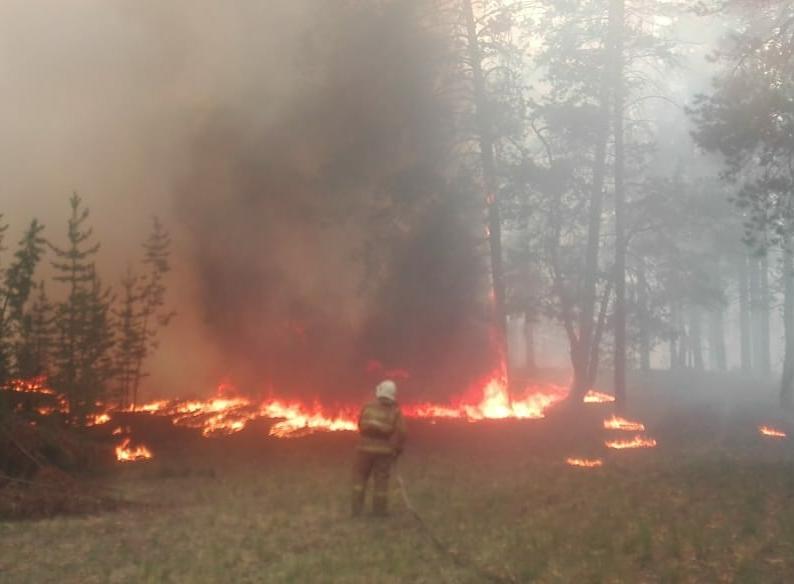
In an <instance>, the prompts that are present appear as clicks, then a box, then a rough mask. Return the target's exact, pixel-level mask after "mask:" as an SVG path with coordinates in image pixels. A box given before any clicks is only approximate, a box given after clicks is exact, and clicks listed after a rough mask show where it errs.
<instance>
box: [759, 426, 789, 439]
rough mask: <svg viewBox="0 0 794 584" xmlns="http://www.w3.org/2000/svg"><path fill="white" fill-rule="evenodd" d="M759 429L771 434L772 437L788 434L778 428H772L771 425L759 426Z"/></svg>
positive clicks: (766, 434)
mask: <svg viewBox="0 0 794 584" xmlns="http://www.w3.org/2000/svg"><path fill="white" fill-rule="evenodd" d="M758 431H759V432H760V433H761V434H762V435H764V436H769V437H771V438H786V437H787V436H788V434H786V433H785V432H784V431H783V430H778V429H777V428H772V427H771V426H759V427H758Z"/></svg>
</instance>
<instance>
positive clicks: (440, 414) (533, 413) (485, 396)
mask: <svg viewBox="0 0 794 584" xmlns="http://www.w3.org/2000/svg"><path fill="white" fill-rule="evenodd" d="M567 394H568V390H567V389H565V388H563V387H560V386H556V385H546V386H540V387H537V386H536V387H530V388H526V389H525V390H524V391H523V392H521V394H519V395H515V396H513V397H512V399H511V396H510V394H509V392H508V390H507V382H506V381H505V378H504V377H503V376H501V375H494V376H493V377H491V378H490V379H489V380H487V381H486V383H485V384H484V386H483V387H482V389H480V390H479V392H476V391H475V392H473V393H472V394H471V397H470V398H469V399H464V400H461V401H460V402H459V403H458V404H455V405H439V404H419V405H415V406H409V407H407V408H405V413H406V415H407V416H409V417H413V418H464V419H468V420H470V421H479V420H500V419H505V418H516V419H539V418H542V417H544V414H545V411H546V409H547V408H548V407H549V406H551V405H552V404H555V403H557V402H558V401H561V400H563V399H565V397H566V395H567Z"/></svg>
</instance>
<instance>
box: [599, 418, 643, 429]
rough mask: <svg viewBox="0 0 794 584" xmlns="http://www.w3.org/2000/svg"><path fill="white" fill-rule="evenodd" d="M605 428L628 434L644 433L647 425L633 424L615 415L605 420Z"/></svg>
mask: <svg viewBox="0 0 794 584" xmlns="http://www.w3.org/2000/svg"><path fill="white" fill-rule="evenodd" d="M604 428H605V429H607V430H623V431H626V432H644V431H645V425H644V424H642V423H640V422H632V421H630V420H627V419H625V418H620V417H618V416H615V415H613V416H612V417H611V418H608V419H606V420H604Z"/></svg>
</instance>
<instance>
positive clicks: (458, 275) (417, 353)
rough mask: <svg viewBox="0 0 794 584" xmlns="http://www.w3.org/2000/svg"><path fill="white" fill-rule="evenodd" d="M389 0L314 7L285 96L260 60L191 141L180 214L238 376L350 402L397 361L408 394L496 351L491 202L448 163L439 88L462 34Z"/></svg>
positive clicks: (252, 385)
mask: <svg viewBox="0 0 794 584" xmlns="http://www.w3.org/2000/svg"><path fill="white" fill-rule="evenodd" d="M377 4H378V3H374V2H366V3H347V4H345V5H343V3H341V2H331V3H325V5H324V8H322V9H319V10H315V11H314V12H313V13H312V17H311V25H310V26H307V27H306V29H305V30H304V34H303V35H302V36H301V42H300V43H295V45H294V46H293V45H288V46H285V47H284V51H285V52H284V54H283V55H281V59H283V60H284V61H285V62H286V63H288V64H289V67H290V68H291V69H292V71H294V73H295V75H294V77H295V79H293V80H290V82H289V83H290V86H289V89H288V90H287V94H286V96H285V95H280V96H279V98H278V99H277V101H278V103H279V105H278V107H275V108H274V107H273V105H272V101H273V99H274V98H273V96H274V95H276V94H278V93H279V91H280V90H281V89H279V90H278V91H277V90H276V89H274V87H273V86H274V84H275V85H278V84H279V83H280V80H279V79H278V78H268V77H267V76H266V75H265V74H264V73H263V77H262V78H261V79H254V80H253V81H252V83H251V84H250V86H251V90H250V94H249V95H246V96H243V97H242V98H241V99H240V103H245V104H247V105H246V106H245V107H235V106H229V107H225V108H218V109H217V110H216V111H214V112H213V113H212V115H211V116H209V118H208V120H207V122H206V124H205V125H204V127H203V128H202V130H201V131H200V132H199V135H198V137H197V138H196V140H195V143H194V145H193V147H192V151H191V159H190V164H189V168H190V170H189V172H188V173H187V175H186V176H185V178H184V180H183V181H182V183H181V186H180V189H179V194H178V204H179V214H180V217H181V219H182V220H183V221H184V223H185V225H186V226H187V227H188V229H189V231H190V233H191V237H192V242H193V243H192V250H191V253H192V261H193V262H194V264H195V268H196V271H197V274H198V277H199V282H200V295H201V302H202V305H203V311H204V314H203V317H204V318H205V320H206V323H207V325H208V329H209V331H210V333H211V334H212V336H213V341H214V342H215V343H216V344H217V346H218V347H219V349H220V352H221V354H222V355H223V357H224V359H225V360H226V361H227V363H228V367H229V375H230V377H231V378H232V379H233V380H234V381H235V382H236V383H238V384H239V385H240V386H241V387H245V388H248V389H250V390H254V391H267V390H272V391H274V392H276V393H279V394H302V395H312V396H318V397H321V398H323V399H324V400H327V401H333V400H339V401H347V400H348V399H350V398H351V397H352V396H358V395H360V392H361V391H362V389H364V388H365V387H366V386H367V385H368V384H370V383H372V382H374V381H375V380H376V378H377V377H378V376H380V375H385V374H386V372H387V371H389V370H395V369H396V370H402V371H404V372H405V373H407V375H408V377H407V379H406V380H405V381H404V382H403V387H404V389H406V392H404V393H403V397H404V398H406V399H426V398H432V397H435V398H438V397H441V394H446V393H450V392H460V391H462V390H463V389H465V386H466V384H467V383H468V382H470V381H472V380H473V379H474V378H475V377H477V376H479V375H481V374H482V373H483V372H484V370H485V369H486V368H487V367H489V365H490V360H491V358H492V355H491V354H490V352H489V346H488V330H487V319H486V314H485V303H484V300H485V298H486V294H485V291H484V289H483V283H484V281H485V279H484V273H483V270H484V265H483V254H482V251H483V250H482V248H481V244H482V242H481V233H482V211H481V206H480V205H479V204H478V203H477V198H476V197H477V195H476V194H475V192H474V189H473V188H472V186H471V184H470V181H467V180H464V179H456V178H453V176H452V173H451V172H450V168H449V164H448V160H449V158H450V152H451V150H452V148H453V147H454V143H455V133H454V120H453V119H452V114H451V111H452V109H453V108H452V104H450V103H448V102H446V101H445V99H443V98H441V97H439V95H440V94H442V92H440V91H439V90H438V80H439V79H440V78H441V76H442V73H445V71H443V70H442V69H443V68H444V67H446V66H447V65H446V63H447V60H446V58H445V57H446V55H447V53H448V47H447V46H446V45H445V43H444V42H441V41H440V40H439V38H438V37H437V36H436V35H434V34H433V33H432V32H431V31H429V30H428V29H427V28H426V27H424V26H423V25H422V23H421V22H420V19H419V18H418V17H417V16H416V11H415V10H414V9H415V6H414V3H412V2H393V3H389V4H386V5H384V6H378V5H377ZM381 4H382V3H381ZM260 108H261V110H260ZM262 112H267V113H262ZM406 393H407V395H406Z"/></svg>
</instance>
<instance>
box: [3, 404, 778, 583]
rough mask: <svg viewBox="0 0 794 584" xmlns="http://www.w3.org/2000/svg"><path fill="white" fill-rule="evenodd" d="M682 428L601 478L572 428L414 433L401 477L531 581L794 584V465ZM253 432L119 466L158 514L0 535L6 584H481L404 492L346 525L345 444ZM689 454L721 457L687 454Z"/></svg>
mask: <svg viewBox="0 0 794 584" xmlns="http://www.w3.org/2000/svg"><path fill="white" fill-rule="evenodd" d="M603 413H604V412H603V411H594V410H591V409H586V410H585V412H584V415H585V416H586V419H585V420H583V421H582V424H583V425H589V427H590V430H588V433H587V434H586V435H583V436H582V437H581V443H578V446H579V447H580V448H582V450H578V452H583V453H587V452H588V450H587V448H588V447H589V448H593V447H594V445H595V446H597V445H598V444H600V442H598V438H599V437H601V436H603V434H604V432H605V430H604V429H603V427H602V425H603V419H604V415H603ZM679 420H680V418H679V419H677V420H676V421H675V423H672V422H670V423H669V424H665V423H660V422H659V421H658V420H650V419H649V420H648V421H649V422H650V421H653V422H654V423H653V427H654V428H655V429H656V428H659V430H658V432H659V433H658V437H659V439H660V442H663V443H664V444H665V449H664V450H659V449H657V450H638V451H634V452H632V453H628V454H621V455H614V456H613V455H611V454H610V453H609V452H605V456H604V458H603V462H604V464H603V466H601V467H600V468H598V469H597V472H591V471H590V470H589V469H588V468H587V467H576V469H573V468H572V467H568V466H566V465H563V464H561V461H563V460H565V457H566V456H567V455H569V454H570V452H571V451H572V450H571V447H572V445H571V444H570V441H566V440H564V439H563V438H564V428H567V427H570V424H568V423H567V422H566V421H565V420H557V419H555V418H552V417H550V418H549V419H547V420H542V421H535V422H528V423H517V422H505V421H495V422H492V423H486V424H466V423H463V422H461V423H453V422H449V423H439V424H437V425H430V424H428V423H425V422H416V421H414V422H413V427H412V434H411V435H412V440H411V443H410V446H409V449H408V451H407V453H406V455H405V456H404V458H403V459H402V460H401V462H400V472H401V473H402V474H403V476H404V477H405V482H406V484H407V487H408V490H409V492H410V495H411V497H412V499H413V502H414V504H415V506H416V507H417V508H418V509H419V511H420V512H421V513H422V514H423V515H424V517H425V519H426V520H427V522H428V524H429V525H431V526H432V528H433V529H434V531H435V533H436V534H437V535H438V537H440V538H441V539H442V540H443V541H445V542H448V543H449V544H450V545H452V546H454V548H455V549H456V550H457V551H459V552H460V553H462V554H464V555H466V556H467V557H469V558H472V559H473V560H475V561H476V562H477V563H479V564H480V565H483V566H485V567H489V568H493V569H494V571H497V572H500V573H505V574H511V575H513V576H514V577H515V580H516V581H518V582H527V581H533V582H539V583H548V584H551V583H564V582H657V581H666V582H731V581H744V582H785V581H788V576H789V574H791V573H792V571H794V529H792V527H791V526H792V525H794V507H792V505H791V504H790V500H791V493H792V492H794V479H793V478H792V477H794V453H791V452H789V451H788V450H786V449H784V448H780V446H781V445H780V444H778V443H774V442H773V443H771V442H770V441H766V440H764V441H762V440H758V439H757V438H756V436H757V435H756V434H755V429H756V423H754V421H753V420H748V419H744V420H730V422H729V425H730V427H732V428H745V429H746V430H745V431H744V432H743V434H742V435H741V436H740V435H739V433H737V432H733V433H731V434H728V435H726V439H729V440H731V442H730V444H731V449H730V452H726V451H725V450H723V449H721V448H720V447H719V446H718V445H715V444H714V443H713V438H714V436H717V435H718V432H717V430H718V429H719V428H720V427H721V426H720V425H719V424H720V423H721V422H719V421H709V420H708V419H704V416H702V415H698V416H697V417H696V418H695V419H693V420H692V423H691V424H685V425H683V426H682V424H681V423H680V421H679ZM172 430H173V431H174V432H176V431H177V430H178V429H172ZM253 430H254V429H250V431H249V432H245V433H240V434H236V435H231V436H227V437H224V438H221V439H219V440H203V439H201V438H197V439H196V442H195V443H193V444H194V446H195V450H193V451H192V452H191V451H188V452H184V451H182V450H177V451H176V452H175V453H173V454H170V455H169V454H168V453H167V452H166V451H165V450H163V452H162V454H161V455H159V456H158V457H156V458H155V459H154V460H153V461H152V462H151V463H149V464H146V465H122V466H121V467H120V468H121V473H122V474H121V477H120V478H118V479H117V480H116V481H115V482H114V483H113V485H114V486H115V487H117V488H119V489H122V490H123V492H124V494H125V498H127V499H131V500H143V501H148V502H151V503H153V504H154V505H156V507H155V508H136V509H125V510H123V511H120V512H117V513H106V514H102V515H97V516H92V517H59V518H56V519H52V520H49V521H47V522H27V523H15V524H3V523H0V575H1V577H0V579H4V581H9V582H47V581H55V580H57V581H59V582H63V583H65V584H70V583H78V582H79V583H83V582H92V581H97V582H99V581H102V582H104V581H112V582H119V583H122V584H123V583H126V582H130V583H133V582H136V583H137V582H168V581H173V582H197V583H205V582H206V583H210V582H225V581H235V582H245V581H267V582H274V583H280V582H318V581H319V582H341V583H348V582H352V583H356V582H361V583H364V582H410V581H415V582H417V583H419V582H439V581H441V582H452V583H471V584H474V583H476V582H480V581H481V580H480V579H478V577H477V576H476V575H474V574H472V573H470V572H468V571H467V570H465V569H462V568H459V567H457V566H455V565H453V564H450V563H449V562H448V561H447V560H446V559H445V558H444V557H443V556H439V555H438V554H437V552H436V551H435V549H434V548H433V546H432V545H430V544H429V542H428V541H427V539H426V538H425V535H424V534H423V532H422V531H421V530H420V529H418V528H417V526H416V524H415V523H414V522H413V520H412V518H411V517H410V515H409V514H408V513H407V512H406V511H405V509H404V508H403V507H402V505H401V503H400V501H399V496H398V495H397V492H396V485H393V486H394V487H395V490H393V492H392V503H393V511H394V513H393V516H392V517H391V518H390V519H389V520H387V521H375V520H373V519H371V518H365V519H364V520H362V521H351V520H350V519H349V518H348V509H347V504H348V500H349V497H348V496H349V492H348V487H349V465H350V460H351V450H352V448H353V437H352V436H351V435H350V434H348V433H325V434H314V435H311V436H307V437H306V438H304V439H301V440H289V441H283V440H269V441H267V440H266V441H262V440H261V437H260V436H259V435H258V434H257V432H255V431H253ZM606 432H610V431H609V430H607V431H606ZM682 434H683V435H685V436H686V440H685V441H684V443H683V444H681V446H680V448H679V449H677V450H671V448H673V446H671V445H672V444H679V443H677V442H676V440H675V438H676V436H678V435H682ZM629 437H630V436H629ZM693 440H694V441H696V442H697V443H698V444H707V443H709V442H708V441H709V440H712V442H711V444H712V447H711V450H709V451H704V450H698V451H697V453H696V454H692V453H691V452H692V451H691V450H689V449H688V447H687V444H688V443H690V442H691V441H693ZM516 444H521V448H520V449H516V448H515V445H516ZM152 446H153V447H155V446H158V445H157V444H153V445H152ZM582 460H594V457H588V456H583V457H582ZM578 469H581V472H579V470H578ZM759 486H762V488H759Z"/></svg>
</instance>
